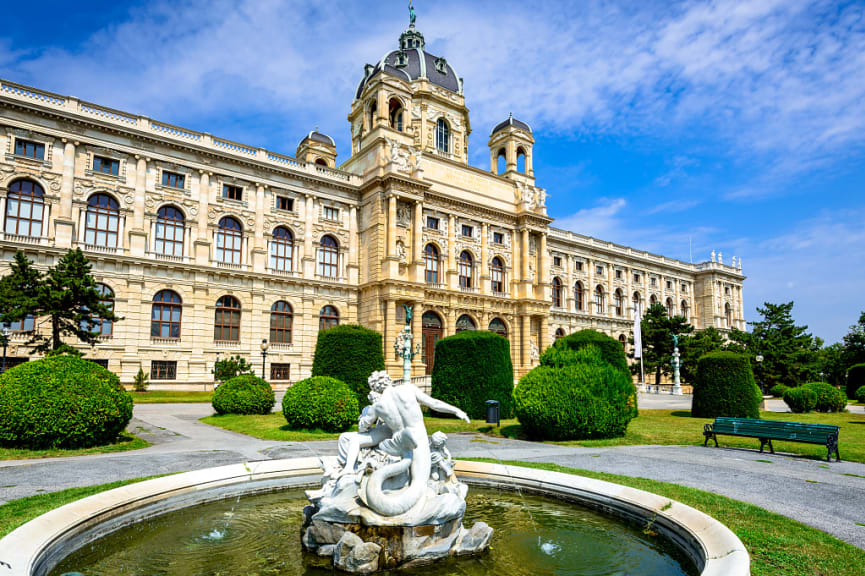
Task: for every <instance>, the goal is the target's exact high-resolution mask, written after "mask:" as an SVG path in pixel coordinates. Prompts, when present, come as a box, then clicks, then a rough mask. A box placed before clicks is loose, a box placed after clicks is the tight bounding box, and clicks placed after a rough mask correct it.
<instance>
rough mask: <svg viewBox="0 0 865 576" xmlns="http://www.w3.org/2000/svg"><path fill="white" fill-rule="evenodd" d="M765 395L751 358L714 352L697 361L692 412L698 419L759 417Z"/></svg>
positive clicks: (730, 353)
mask: <svg viewBox="0 0 865 576" xmlns="http://www.w3.org/2000/svg"><path fill="white" fill-rule="evenodd" d="M762 401H763V394H762V393H761V392H760V388H759V387H758V386H757V384H756V382H754V373H753V372H752V371H751V365H750V363H749V362H748V357H747V356H744V355H742V354H734V353H732V352H711V353H709V354H706V355H705V356H701V357H700V358H699V360H697V377H696V379H695V380H694V398H693V400H692V402H691V415H692V416H694V417H696V418H715V417H717V416H728V417H733V418H759V417H760V402H762Z"/></svg>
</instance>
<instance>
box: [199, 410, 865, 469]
mask: <svg viewBox="0 0 865 576" xmlns="http://www.w3.org/2000/svg"><path fill="white" fill-rule="evenodd" d="M761 417H762V418H766V419H770V420H790V421H795V422H812V423H819V424H836V425H838V426H841V440H840V449H841V459H842V460H849V461H854V462H865V415H863V414H851V413H848V412H842V413H839V414H819V413H816V412H813V413H810V414H790V413H780V412H763V413H762V414H761ZM425 420H426V424H427V430H429V431H431V432H432V431H434V430H441V431H442V432H444V433H446V434H452V433H457V432H480V433H483V434H487V435H490V436H506V437H508V438H518V439H525V437H524V435H523V433H522V428H521V427H520V425H519V422H517V421H516V420H515V419H511V420H503V421H502V423H501V428H496V427H495V426H491V425H489V424H487V423H486V422H484V421H483V420H472V422H471V424H466V423H465V422H462V421H461V420H456V419H451V418H429V417H427V418H426V419H425ZM201 421H202V422H204V423H206V424H212V425H214V426H220V427H222V428H226V429H228V430H233V431H235V432H240V433H242V434H249V435H250V436H255V437H256V438H261V439H264V440H284V441H294V442H298V441H304V440H328V439H333V438H336V437H338V436H339V434H332V433H328V432H324V431H321V430H291V429H289V428H288V426H287V425H286V423H285V418H284V417H283V416H282V414H281V413H279V412H274V413H273V414H268V415H267V416H239V415H223V416H208V417H206V418H202V419H201ZM711 421H712V420H711V419H709V418H691V416H690V412H689V411H687V410H641V411H640V415H639V416H638V417H637V418H635V419H634V420H632V421H631V423H630V425H629V426H628V431H627V433H626V434H625V435H624V436H622V437H619V438H611V439H607V440H573V441H569V442H561V444H565V445H571V446H587V447H600V446H628V445H645V444H662V445H683V444H684V445H697V444H700V445H702V444H703V425H704V424H706V423H708V422H711ZM719 443H720V444H721V445H722V446H733V447H738V448H751V449H759V448H760V442H759V440H756V439H751V438H735V437H732V436H720V437H719ZM773 444H774V446H775V450H776V451H780V452H789V453H793V454H800V455H804V456H809V457H813V458H825V457H826V449H825V448H824V447H821V446H816V445H812V444H798V443H795V442H774V443H773Z"/></svg>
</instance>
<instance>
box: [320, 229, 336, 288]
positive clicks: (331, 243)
mask: <svg viewBox="0 0 865 576" xmlns="http://www.w3.org/2000/svg"><path fill="white" fill-rule="evenodd" d="M318 275H319V276H323V277H325V278H338V277H339V244H338V243H337V241H336V240H335V239H334V238H333V236H323V237H322V238H321V244H320V245H319V248H318Z"/></svg>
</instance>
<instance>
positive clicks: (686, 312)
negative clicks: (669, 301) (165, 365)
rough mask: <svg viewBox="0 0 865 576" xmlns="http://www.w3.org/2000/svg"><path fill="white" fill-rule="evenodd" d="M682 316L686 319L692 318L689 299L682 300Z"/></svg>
mask: <svg viewBox="0 0 865 576" xmlns="http://www.w3.org/2000/svg"><path fill="white" fill-rule="evenodd" d="M682 316H684V317H685V320H689V321H690V319H691V316H690V311H689V310H688V301H687V300H682Z"/></svg>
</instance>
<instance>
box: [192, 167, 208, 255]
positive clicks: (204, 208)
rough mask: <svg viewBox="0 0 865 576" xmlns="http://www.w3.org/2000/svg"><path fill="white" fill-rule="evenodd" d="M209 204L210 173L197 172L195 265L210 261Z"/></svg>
mask: <svg viewBox="0 0 865 576" xmlns="http://www.w3.org/2000/svg"><path fill="white" fill-rule="evenodd" d="M209 202H210V173H209V172H205V171H204V170H201V171H199V176H198V238H197V239H196V240H195V244H194V247H195V253H194V254H192V256H193V257H194V258H195V263H196V264H203V265H207V264H208V263H209V262H208V261H209V260H210V234H208V228H207V216H208V215H207V212H208V206H209Z"/></svg>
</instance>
